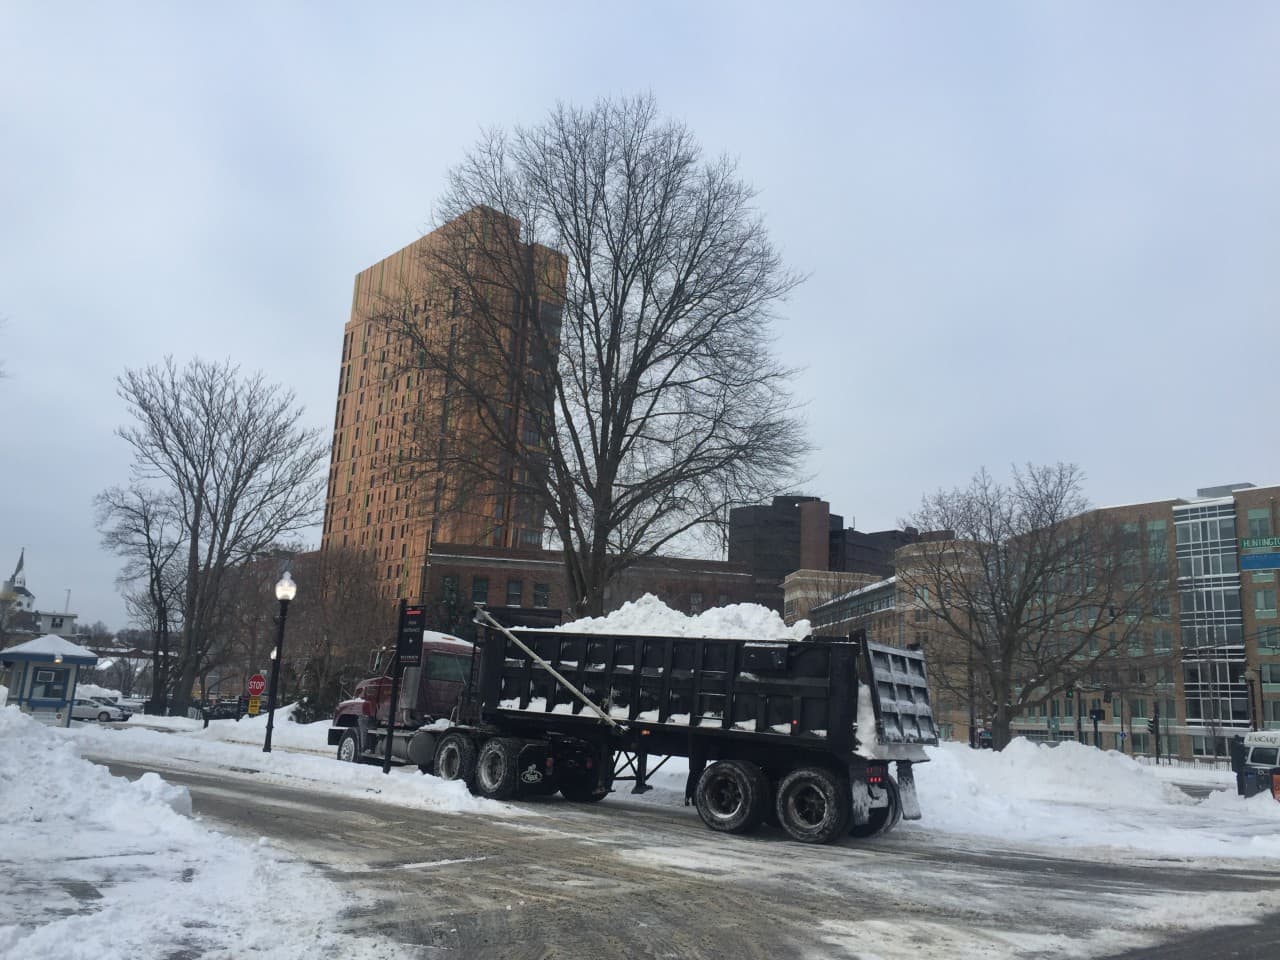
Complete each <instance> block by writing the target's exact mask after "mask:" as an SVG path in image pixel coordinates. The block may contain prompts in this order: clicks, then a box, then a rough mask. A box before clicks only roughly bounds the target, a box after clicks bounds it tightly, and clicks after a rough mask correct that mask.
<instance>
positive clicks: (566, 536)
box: [379, 97, 807, 614]
mask: <svg viewBox="0 0 1280 960" xmlns="http://www.w3.org/2000/svg"><path fill="white" fill-rule="evenodd" d="M753 203H754V193H753V191H752V190H751V188H750V187H748V186H747V185H746V184H744V183H743V182H742V181H741V180H740V179H739V178H738V176H737V171H736V169H735V165H734V163H733V162H732V161H730V160H728V159H724V158H719V159H713V160H708V159H706V158H704V156H703V154H702V151H701V149H700V147H699V146H698V144H697V143H696V141H695V140H694V137H693V135H692V134H691V133H690V131H689V130H688V129H687V128H686V127H685V126H684V125H682V124H680V123H678V122H674V121H670V120H664V119H662V118H661V117H660V116H659V114H658V111H657V107H656V105H655V103H654V101H653V100H652V99H651V98H648V97H640V98H635V99H625V100H619V101H608V100H606V101H601V102H598V103H596V104H595V105H594V106H592V107H591V108H589V109H579V108H574V107H570V106H564V105H561V106H559V107H557V108H556V109H555V110H553V111H552V112H551V114H550V115H549V116H548V118H547V119H546V121H545V122H543V123H542V124H540V125H538V126H535V127H529V128H524V127H518V128H516V129H515V130H514V131H513V132H512V133H510V134H505V133H500V132H495V133H491V134H489V135H487V136H486V137H485V138H484V139H482V141H481V142H480V143H479V144H478V145H477V147H476V148H475V149H474V150H473V152H472V153H471V154H470V155H469V156H468V157H467V158H466V159H465V160H464V161H463V162H462V163H461V164H460V165H459V166H458V167H457V168H456V169H454V170H453V171H452V173H451V175H450V179H449V188H448V191H447V193H446V196H445V197H444V199H443V201H442V202H441V204H440V206H439V209H438V212H437V218H438V220H439V221H440V222H441V223H442V224H443V227H442V229H440V230H438V231H436V233H435V234H433V235H432V236H433V238H435V242H433V243H431V244H429V245H426V246H425V247H424V250H425V253H424V256H425V257H426V259H427V261H428V262H427V263H425V264H424V267H425V269H424V270H423V271H422V272H423V274H424V275H425V276H428V277H431V278H433V279H432V280H431V282H430V284H429V288H428V289H418V290H403V291H397V292H396V293H395V295H393V296H391V297H388V298H387V300H386V302H385V303H384V304H383V306H382V308H381V309H380V311H379V318H380V319H381V320H383V321H384V322H385V323H386V324H387V326H388V328H389V329H391V330H393V331H394V332H395V333H396V334H398V335H400V337H402V338H403V342H406V343H407V344H408V346H409V348H410V349H408V350H406V351H405V353H404V355H405V356H406V357H407V358H408V359H409V365H410V366H411V367H414V368H416V369H417V370H419V371H422V372H423V373H425V374H426V376H424V377H422V378H421V382H423V383H425V384H427V385H428V389H429V390H430V389H434V390H435V391H436V399H437V400H438V402H439V403H440V404H441V405H442V406H443V407H444V409H445V413H444V414H443V415H442V416H441V417H439V418H430V419H428V420H426V421H423V422H420V423H419V424H418V433H417V442H416V444H413V445H412V447H413V448H414V449H415V450H416V457H417V458H418V459H419V461H420V462H423V463H426V464H429V465H430V466H431V468H432V469H434V470H436V471H437V472H438V474H443V475H446V476H450V477H452V478H453V480H454V482H453V485H452V490H453V491H454V493H455V494H456V493H458V492H471V493H478V494H480V495H482V496H488V497H499V498H502V497H509V499H508V500H506V501H505V502H507V503H510V504H512V505H513V508H515V509H523V508H521V507H520V505H521V504H524V503H528V504H532V505H533V507H532V509H531V510H528V511H527V512H526V516H525V517H524V520H525V522H528V521H529V520H530V514H532V515H533V522H534V524H535V526H536V525H537V524H538V521H539V520H540V519H541V518H543V517H545V518H546V522H547V523H548V524H549V527H550V530H551V534H552V539H553V540H554V541H555V542H557V543H558V545H560V546H561V547H563V548H564V557H565V575H566V578H567V584H568V587H569V591H570V596H572V597H574V598H575V605H574V611H575V613H578V614H594V613H599V612H601V610H602V608H603V598H604V589H605V587H606V585H608V584H609V583H610V582H611V581H613V580H614V579H615V578H616V577H617V576H618V574H619V573H621V572H622V571H623V570H625V569H626V568H628V567H629V566H631V565H633V564H635V563H636V562H637V561H639V560H641V559H643V558H645V557H648V556H651V555H653V554H654V553H656V552H658V551H660V550H663V549H664V548H670V547H671V545H673V544H679V543H681V542H683V541H684V540H685V539H686V538H687V536H688V535H690V534H695V535H696V534H699V533H707V532H708V531H712V532H714V531H716V530H718V528H719V526H720V525H722V524H723V523H724V521H725V519H726V518H727V515H728V508H729V507H730V506H733V505H738V504H742V503H747V502H758V501H759V500H761V499H763V498H765V497H767V496H769V495H772V494H773V493H776V492H777V490H779V489H781V488H784V487H786V486H788V485H789V484H790V483H791V482H793V480H794V472H793V470H794V465H795V464H796V463H798V462H799V460H800V459H801V458H802V457H803V454H804V452H805V450H806V449H807V447H806V444H805V441H804V438H803V431H802V427H801V425H800V423H799V421H798V418H797V415H796V408H795V406H794V404H793V402H792V399H791V396H790V393H789V387H790V379H791V376H792V371H790V370H788V369H786V368H784V367H782V366H781V365H780V364H778V363H777V362H776V361H775V360H774V359H773V357H772V351H771V334H770V323H771V321H772V319H773V318H774V314H775V309H776V307H777V305H778V304H779V302H780V301H781V300H782V299H783V298H784V297H785V295H786V294H787V293H788V292H789V291H790V290H791V289H792V288H793V287H794V286H795V285H796V283H797V282H798V281H799V278H798V276H797V275H796V274H794V273H791V272H788V271H787V270H786V269H785V268H784V267H783V265H782V262H781V259H780V257H779V255H778V253H777V251H776V250H775V248H774V247H773V245H772V243H771V242H770V241H769V238H768V236H767V233H766V230H765V227H764V224H763V222H762V220H761V218H760V216H759V214H758V213H757V211H756V209H755V208H754V206H753ZM424 304H425V306H426V310H425V311H422V312H421V313H420V312H419V309H418V308H419V307H420V306H422V305H424ZM399 372H404V368H402V369H401V371H399ZM431 495H433V496H435V501H436V504H437V505H438V504H439V502H440V501H439V496H438V494H431Z"/></svg>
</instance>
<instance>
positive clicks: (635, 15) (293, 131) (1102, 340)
mask: <svg viewBox="0 0 1280 960" xmlns="http://www.w3.org/2000/svg"><path fill="white" fill-rule="evenodd" d="M622 6H623V5H621V4H603V3H598V2H584V3H557V2H547V3H538V4H528V3H518V4H505V3H480V2H476V3H465V4H460V3H453V4H438V3H426V2H422V3H413V4H408V3H406V4H402V5H401V4H390V3H382V4H376V5H374V4H368V5H362V4H346V3H344V4H339V3H328V4H325V3H307V4H297V5H291V4H285V3H268V4H255V3H247V2H246V3H224V4H199V5H197V4H179V3H143V4H130V3H119V2H117V3H110V4H96V3H95V4H89V3H83V4H75V3H46V2H36V3H21V2H15V0H8V2H6V3H4V4H2V5H0V317H4V318H6V319H7V324H6V326H5V328H4V330H3V332H0V364H2V365H3V367H4V368H5V371H6V373H7V375H8V376H7V378H6V379H4V380H0V416H2V417H3V423H4V434H5V440H4V444H3V451H4V452H3V453H2V454H0V576H3V577H7V576H8V574H9V572H10V571H11V570H12V565H13V563H14V562H15V560H16V559H17V556H18V551H19V549H20V548H21V547H23V546H25V547H26V549H27V563H26V572H27V578H28V580H27V583H28V587H29V588H30V589H31V590H32V592H33V593H35V595H36V601H37V605H38V606H40V607H41V608H43V609H62V607H63V604H64V603H65V601H66V591H67V590H70V602H71V608H72V610H73V612H76V613H79V615H80V616H81V618H82V620H88V621H92V620H99V619H100V620H104V621H106V622H107V624H108V625H109V626H111V627H113V628H119V627H122V626H125V615H124V607H123V603H122V602H121V600H120V599H119V596H118V593H117V590H116V586H115V582H114V580H115V575H116V571H117V569H118V567H119V563H118V561H117V560H116V559H115V558H114V557H112V556H109V555H107V554H106V553H104V552H103V551H102V550H101V549H100V547H99V545H98V534H97V532H96V531H95V529H94V523H93V510H92V499H93V496H94V494H96V493H97V492H98V491H100V490H101V489H103V488H105V487H107V486H110V485H112V484H116V483H123V482H125V481H126V480H127V478H128V471H129V456H128V451H127V450H126V448H125V444H124V442H123V441H121V440H119V439H118V438H116V437H115V436H114V435H113V430H114V429H115V428H116V427H118V426H120V425H121V424H123V423H124V421H125V412H124V409H123V405H122V403H121V402H120V401H119V400H118V398H117V397H116V395H115V387H114V378H115V377H116V376H117V375H118V374H120V373H121V371H123V370H124V369H125V368H126V367H141V366H145V365H148V364H151V363H155V362H157V361H159V360H161V359H162V358H163V357H164V356H165V355H166V354H173V355H174V357H175V358H177V359H178V360H179V361H180V362H185V361H186V360H187V359H189V358H191V357H193V356H202V357H206V358H210V359H224V358H229V359H231V360H232V361H234V362H236V363H238V364H241V365H242V367H243V368H244V369H245V370H247V371H248V370H258V369H261V370H263V371H265V372H266V374H267V375H268V377H269V378H270V379H273V380H276V381H279V382H281V383H283V384H286V385H287V386H289V387H290V388H292V389H293V390H294V391H295V392H296V393H297V395H298V397H299V398H300V400H301V401H302V402H303V403H304V404H305V405H306V408H307V411H308V420H309V422H310V423H311V424H313V425H315V426H317V427H320V428H323V429H324V430H325V431H326V432H327V431H328V430H329V429H330V428H331V426H332V409H333V404H334V401H335V398H336V393H335V391H336V383H337V366H338V361H339V351H340V346H341V341H342V328H343V324H344V323H345V322H346V321H347V319H348V315H349V310H350V306H351V292H352V282H353V278H354V276H355V274H356V272H357V271H359V270H361V269H363V268H364V267H366V266H368V265H369V264H371V263H373V262H375V261H377V260H379V259H381V258H382V257H384V256H386V255H387V254H389V253H391V252H393V251H395V250H397V249H399V248H400V247H402V246H403V245H405V244H406V243H408V242H410V241H411V240H413V239H414V238H415V237H417V236H418V235H419V234H420V233H421V232H422V231H423V230H425V229H426V228H427V227H428V225H429V224H430V221H431V211H432V207H433V204H434V203H435V201H436V199H437V198H438V197H439V195H440V193H441V185H442V178H443V175H444V173H445V171H446V170H447V168H448V167H449V166H450V165H451V164H453V163H456V162H457V161H458V160H459V159H460V158H461V157H462V155H463V154H464V153H465V151H466V150H467V149H468V148H469V147H470V146H471V145H472V144H473V143H474V142H475V140H476V139H477V136H478V134H479V132H480V131H481V129H482V128H484V127H489V126H509V125H512V124H515V123H521V122H525V123H535V122H537V121H539V120H540V119H541V118H542V117H543V116H544V114H545V112H546V111H547V110H548V108H550V107H551V106H552V105H553V104H554V103H555V102H556V101H557V100H570V101H577V102H582V103H587V102H590V101H591V100H593V99H595V98H597V97H599V96H603V95H614V94H629V93H636V92H642V91H652V92H653V93H654V95H655V96H656V97H657V100H658V102H659V105H660V106H661V107H662V109H663V110H664V111H666V112H667V113H668V114H670V115H672V116H675V117H677V118H680V119H682V120H684V121H686V122H687V123H688V124H689V126H690V127H691V128H692V130H693V131H694V132H695V133H696V134H697V135H698V137H699V138H700V139H701V141H702V143H703V144H704V146H705V147H706V148H707V150H708V151H709V152H711V153H720V152H726V153H729V154H731V155H733V156H735V157H737V158H738V160H739V162H740V168H741V172H742V175H743V176H744V178H745V179H747V180H749V181H750V182H752V183H753V184H755V186H756V187H757V188H758V189H759V191H760V198H759V205H760V208H761V210H762V212H763V213H764V215H765V217H766V220H767V223H768V224H769V227H770V230H771V233H772V236H773V237H774V239H775V240H776V241H777V243H778V245H779V246H780V247H781V249H782V250H783V252H784V254H785V256H786V258H787V260H788V262H789V264H790V265H791V266H793V267H795V268H797V269H799V270H801V271H804V272H806V273H807V274H808V275H809V279H808V280H807V282H806V283H805V284H804V285H803V286H802V287H801V288H800V289H799V290H798V291H797V292H796V293H795V294H794V295H793V296H792V297H791V298H790V300H789V301H788V303H787V304H786V305H785V306H784V318H783V321H782V322H781V323H780V324H779V326H778V330H777V334H778V350H779V352H780V353H781V354H782V356H783V357H784V359H785V360H787V361H789V362H791V363H794V364H796V365H799V366H802V367H804V373H803V375H802V377H801V378H800V380H799V382H798V392H799V394H800V396H801V397H802V398H803V400H804V401H805V402H806V404H807V418H808V422H809V425H810V430H811V434H812V438H813V440H814V441H815V442H816V444H817V447H818V450H817V453H816V454H815V455H814V457H813V459H812V461H811V463H810V464H809V465H808V469H809V472H810V473H811V475H812V477H813V480H812V483H811V484H810V486H809V488H808V490H807V491H806V492H811V493H814V494H817V495H820V496H822V497H824V498H825V499H827V500H828V501H830V503H831V507H832V510H833V511H834V512H837V513H841V514H843V515H844V516H845V518H846V522H848V521H850V520H851V519H852V518H855V517H856V520H857V526H858V528H859V529H863V530H876V529H884V528H887V527H891V526H893V525H895V523H896V522H897V521H898V520H899V519H900V518H901V517H903V516H905V515H906V514H908V513H910V512H911V510H912V509H913V508H914V507H915V506H916V504H917V503H918V502H919V499H920V496H921V494H922V493H924V492H925V491H927V490H934V489H937V488H939V487H950V486H954V485H956V484H960V483H963V482H965V481H966V480H967V478H968V477H969V476H970V475H971V474H972V473H973V472H974V471H975V470H976V469H977V468H978V467H980V466H983V465H986V466H988V467H989V468H991V469H992V470H993V471H994V472H996V473H999V474H1006V473H1007V471H1008V466H1009V464H1011V463H1014V462H1027V461H1033V462H1037V463H1039V462H1052V461H1056V460H1069V461H1073V462H1076V463H1078V464H1079V465H1080V466H1081V467H1082V468H1083V469H1084V471H1085V472H1086V474H1087V477H1088V484H1087V489H1086V493H1087V495H1088V496H1089V498H1090V499H1091V500H1092V501H1093V502H1094V503H1095V504H1098V505H1106V504H1112V503H1122V502H1132V501H1139V500H1150V499H1159V498H1164V497H1172V496H1184V495H1190V494H1194V492H1195V489H1196V488H1197V487H1199V486H1207V485H1210V484H1217V483H1224V482H1230V481H1239V480H1248V481H1252V482H1255V483H1258V484H1266V483H1276V482H1280V443H1278V442H1277V414H1278V412H1280V407H1278V406H1277V392H1276V389H1275V385H1274V379H1275V377H1274V373H1273V371H1272V370H1271V369H1270V368H1271V365H1272V364H1273V363H1275V362H1276V360H1277V349H1276V348H1277V346H1278V345H1280V323H1278V322H1277V307H1278V306H1280V303H1278V301H1280V268H1278V264H1280V242H1278V236H1277V232H1278V230H1280V189H1278V186H1280V184H1278V178H1280V126H1278V125H1277V104H1280V56H1277V51H1278V50H1280V6H1278V5H1276V4H1271V3H1257V4H1251V3H1232V4H1227V5H1219V4H1204V3H1185V4H1177V3H1166V2H1161V3H1124V4H1116V3H1111V2H1096V3H1087V2H1075V0H1073V2H1061V3H1050V2H1042V3H1025V2H1011V3H994V2H987V3H982V2H970V3H963V4H961V3H952V2H937V3H911V4H901V3H878V4H870V3H867V4H863V3H849V2H843V3H833V4H816V3H815V4H806V3H792V4H787V5H783V4H778V3H776V2H774V3H759V4H748V3H723V4H714V3H672V4H666V3H657V2H646V3H638V4H628V5H626V9H625V10H623V9H620V8H621V7H622ZM784 6H785V7H787V9H786V11H785V12H782V11H781V8H782V7H784ZM313 539H315V540H316V541H317V542H318V536H317V537H314V538H313Z"/></svg>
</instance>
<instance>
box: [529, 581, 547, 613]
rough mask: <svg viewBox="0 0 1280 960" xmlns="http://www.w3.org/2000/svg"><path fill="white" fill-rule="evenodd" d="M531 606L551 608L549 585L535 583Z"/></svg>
mask: <svg viewBox="0 0 1280 960" xmlns="http://www.w3.org/2000/svg"><path fill="white" fill-rule="evenodd" d="M533 605H534V606H535V607H544V608H545V607H549V606H551V584H549V583H535V584H534V585H533Z"/></svg>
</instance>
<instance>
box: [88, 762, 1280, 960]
mask: <svg viewBox="0 0 1280 960" xmlns="http://www.w3.org/2000/svg"><path fill="white" fill-rule="evenodd" d="M108 766H109V767H110V769H111V770H112V772H114V773H116V774H118V775H122V776H127V777H130V778H135V777H137V776H140V775H141V774H142V773H143V772H145V771H146V770H148V769H156V768H154V767H148V766H143V765H135V764H130V763H123V762H118V761H110V762H108ZM157 772H159V773H161V775H162V776H164V777H165V779H167V780H169V781H170V782H173V783H179V784H183V785H185V786H186V787H187V788H188V789H189V790H190V793H191V797H192V804H193V808H194V811H195V813H196V814H197V815H199V816H201V817H202V818H205V820H206V821H207V822H208V823H209V825H210V826H212V827H214V828H216V829H221V830H224V831H227V832H230V833H233V834H237V835H240V836H242V837H245V838H248V839H251V840H256V839H258V838H259V837H263V836H265V837H269V838H271V839H272V841H273V842H274V843H275V844H276V846H277V847H278V848H282V849H285V850H288V851H290V852H291V853H292V854H293V855H295V856H296V857H297V858H298V859H299V860H301V861H304V862H306V863H308V864H310V865H311V866H313V867H314V868H315V869H317V870H319V871H321V872H323V873H324V874H325V875H326V876H328V877H329V878H330V879H331V880H332V881H333V882H334V883H336V884H338V885H339V886H340V887H343V888H345V889H347V890H348V891H349V892H350V895H351V906H350V907H349V909H347V910H345V911H344V912H343V914H342V915H341V916H340V917H338V918H335V920H336V922H337V923H339V924H340V925H341V926H342V927H343V929H345V930H347V931H349V932H352V933H359V934H362V935H370V934H375V935H379V936H384V937H387V938H388V939H390V940H394V941H397V942H399V943H401V944H405V945H409V946H410V953H411V955H414V956H421V957H448V958H473V957H474V958H490V957H492V958H511V960H524V958H539V960H551V958H591V960H596V958H604V957H654V958H657V957H670V958H726V960H727V958H744V960H747V958H761V960H765V958H779V960H782V958H817V957H860V958H866V960H870V958H873V957H875V958H885V960H891V958H894V960H896V958H899V957H902V958H905V957H920V958H929V957H934V956H936V957H948V958H949V960H950V958H957V957H963V958H968V957H980V956H989V957H992V958H1002V957H1046V958H1047V957H1057V956H1077V957H1079V956H1085V957H1117V958H1120V957H1123V958H1128V960H1139V958H1141V960H1155V958H1161V960H1190V958H1192V957H1196V958H1203V957H1213V958H1217V957H1235V958H1242V960H1244V958H1257V960H1264V958H1265V960H1274V958H1275V957H1277V956H1280V913H1278V912H1276V911H1277V910H1278V909H1280V865H1277V864H1274V863H1269V862H1261V863H1259V862H1257V861H1253V862H1249V861H1231V862H1221V863H1218V864H1214V865H1205V864H1203V863H1201V864H1188V863H1183V862H1180V861H1178V860H1175V859H1164V860H1152V861H1149V862H1141V861H1134V862H1120V863H1116V862H1100V861H1097V860H1087V859H1073V858H1072V857H1070V856H1049V855H1047V854H1045V853H1044V852H1037V851H1029V850H1028V849H1026V848H1016V847H1012V846H1010V847H1001V846H1000V845H998V844H991V843H988V842H986V841H983V840H981V839H979V838H956V837H948V836H942V835H931V834H927V833H924V832H922V831H918V830H916V831H909V830H899V831H895V832H894V833H892V834H890V835H888V836H886V837H881V838H877V839H876V840H873V841H854V840H850V841H848V842H846V843H842V844H837V845H833V846H829V847H812V846H805V845H801V844H796V843H792V842H790V841H788V840H787V839H785V838H784V837H783V835H782V834H780V833H778V832H776V831H765V832H762V833H760V834H758V835H753V836H751V837H726V836H720V835H716V834H713V833H711V832H710V831H708V830H706V829H705V828H704V827H703V826H702V824H701V822H700V821H699V820H698V818H697V816H696V814H694V813H693V812H692V811H691V810H688V809H682V808H678V807H675V808H668V807H660V806H654V805H650V804H644V803H639V802H636V801H635V800H633V799H631V798H630V797H628V796H627V795H625V794H622V795H616V794H615V795H614V796H611V797H610V798H608V799H607V800H606V801H604V802H603V803H601V804H598V805H590V806H579V805H574V804H569V803H567V802H564V801H560V800H546V801H542V802H537V803H529V804H526V805H523V808H524V809H526V810H527V811H529V813H530V815H528V816H522V817H517V818H511V819H506V818H499V817H488V816H461V815H453V814H442V813H431V812H425V811H422V810H418V809H408V808H405V807H400V806H395V805H392V804H389V803H386V804H384V803H380V802H377V800H376V798H370V799H369V800H364V799H361V798H359V797H352V796H343V795H330V794H322V793H316V792H315V791H312V790H308V789H306V788H302V787H295V786H282V785H278V784H269V783H263V782H257V781H254V780H252V779H249V778H246V777H243V776H239V775H237V776H228V775H227V773H226V772H225V771H219V770H208V771H204V770H199V769H179V768H174V769H158V770H157ZM1208 898H1220V900H1218V901H1215V902H1221V903H1222V904H1224V909H1225V910H1226V912H1228V913H1230V912H1236V911H1237V910H1238V908H1240V907H1243V908H1244V909H1246V910H1247V911H1248V913H1250V914H1252V915H1253V916H1254V917H1256V918H1258V922H1256V923H1246V924H1243V925H1240V924H1238V923H1235V924H1231V925H1223V926H1218V927H1215V928H1213V929H1211V930H1208V931H1199V930H1191V931H1187V930H1183V929H1180V928H1179V925H1178V924H1179V921H1178V920H1177V918H1176V913H1177V910H1176V909H1173V910H1170V909H1169V908H1170V905H1171V904H1172V905H1174V906H1175V907H1176V904H1177V903H1179V902H1186V903H1188V904H1196V905H1200V906H1202V905H1203V904H1204V903H1205V902H1207V899H1208ZM1153 911H1158V916H1157V915H1155V914H1153Z"/></svg>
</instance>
